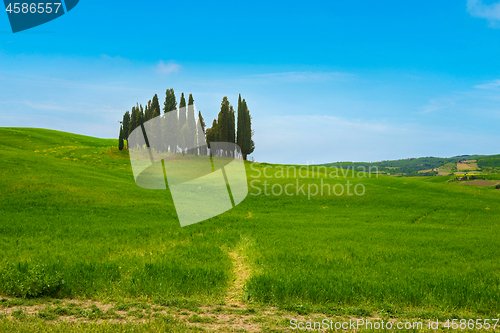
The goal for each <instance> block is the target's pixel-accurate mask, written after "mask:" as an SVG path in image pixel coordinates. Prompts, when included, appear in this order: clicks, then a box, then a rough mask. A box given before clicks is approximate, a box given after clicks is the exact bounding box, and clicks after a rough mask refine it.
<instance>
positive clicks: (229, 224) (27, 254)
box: [0, 128, 500, 318]
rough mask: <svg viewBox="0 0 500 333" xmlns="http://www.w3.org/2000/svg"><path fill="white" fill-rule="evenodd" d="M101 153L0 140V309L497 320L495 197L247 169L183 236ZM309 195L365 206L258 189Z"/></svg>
mask: <svg viewBox="0 0 500 333" xmlns="http://www.w3.org/2000/svg"><path fill="white" fill-rule="evenodd" d="M115 146H116V140H104V139H97V138H91V137H85V136H79V135H75V134H70V133H63V132H57V131H49V130H41V129H20V128H0V147H1V149H0V163H1V166H2V168H1V169H0V173H1V176H2V177H1V179H0V184H1V187H2V192H1V193H0V214H1V216H2V218H1V219H0V253H2V259H1V261H0V294H2V295H8V296H15V297H26V298H40V297H57V298H92V299H97V300H106V299H108V300H114V301H120V300H123V299H137V300H139V299H140V300H147V301H148V302H153V303H154V302H163V303H162V304H167V303H168V302H171V303H172V302H174V301H175V300H176V302H179V300H194V302H196V304H198V305H200V304H201V305H214V306H216V305H218V304H226V303H227V302H228V300H234V299H237V300H238V301H239V302H243V303H244V304H247V305H248V304H264V305H268V306H270V305H274V306H278V307H279V308H280V309H282V310H284V311H285V310H286V311H291V312H293V313H301V311H305V312H306V313H307V312H308V311H309V312H311V311H316V312H320V313H330V314H332V313H336V314H339V315H345V316H352V315H354V316H356V315H358V316H364V315H366V314H372V313H373V314H378V315H380V316H392V317H395V316H399V317H401V316H403V317H404V316H410V314H409V313H412V315H415V316H420V317H431V316H453V315H455V314H456V313H459V314H464V313H467V314H468V315H470V316H472V317H474V318H475V316H480V317H481V318H483V317H488V318H490V317H494V316H496V317H495V318H498V316H499V314H500V293H499V292H498V291H499V289H498V288H499V286H500V275H499V270H498V267H499V266H498V263H499V262H498V260H497V259H496V258H497V257H498V249H499V248H500V237H499V236H500V233H499V231H498V230H499V227H500V214H499V208H500V205H499V199H500V191H496V190H494V189H492V188H477V187H473V186H457V185H455V184H450V183H446V181H447V180H448V179H450V178H453V176H450V177H415V178H408V177H387V176H378V178H377V177H375V176H374V175H372V177H371V178H370V177H367V178H358V176H360V175H361V176H363V175H364V174H359V175H358V174H355V175H354V176H353V175H352V174H351V173H347V174H346V176H345V177H343V176H340V177H328V176H326V175H329V174H331V173H332V172H333V173H334V172H336V171H338V170H337V169H334V168H324V169H321V170H319V171H321V173H319V172H317V171H318V169H314V170H313V168H312V167H309V169H308V171H307V172H306V175H307V177H305V178H301V179H299V178H298V177H294V176H293V174H288V175H286V174H285V175H284V176H281V175H280V174H279V173H278V172H279V171H280V169H282V168H283V167H282V166H279V165H269V164H257V163H255V164H250V163H247V164H246V166H247V173H248V176H249V185H251V186H250V187H249V191H250V194H249V195H248V197H247V198H246V199H245V200H244V201H243V202H242V203H241V204H240V205H238V206H237V207H236V208H234V209H233V210H230V211H228V212H226V213H224V214H222V215H220V216H217V217H214V218H211V219H209V220H207V221H204V222H201V223H197V224H194V225H191V226H188V227H184V228H181V227H180V226H179V223H178V221H177V219H176V213H175V209H174V207H173V203H172V199H171V196H170V194H169V192H168V191H161V190H146V189H142V188H139V187H138V186H136V185H135V183H134V179H133V176H132V171H131V167H130V162H129V160H128V154H127V151H126V150H124V151H118V150H117V149H116V148H115ZM296 168H297V169H298V168H299V167H298V166H297V167H296ZM440 169H441V168H440ZM264 170H265V171H266V174H267V175H271V177H270V178H267V177H266V176H265V174H264V173H263V171H264ZM451 170H452V167H451V166H450V165H447V166H445V167H444V169H443V170H442V171H441V170H440V173H441V172H443V173H445V172H448V173H449V172H450V171H451ZM365 176H366V175H365ZM252 181H254V182H253V183H252ZM321 181H322V182H323V184H327V185H329V186H330V187H331V186H333V185H335V184H341V185H342V186H347V182H348V181H349V183H350V184H352V186H353V187H354V185H356V184H362V185H363V186H364V187H365V190H366V192H365V194H364V195H361V196H357V195H347V193H343V194H342V195H339V196H337V195H334V194H330V195H327V194H326V192H325V193H324V194H323V195H314V196H311V197H310V198H308V196H307V194H305V195H303V194H301V193H298V194H297V195H296V194H295V192H294V195H285V194H282V195H277V196H275V195H265V192H264V191H265V189H266V188H265V185H264V182H267V184H268V185H269V186H268V187H267V190H268V191H270V190H271V188H272V186H275V189H276V188H279V186H282V187H284V186H286V185H287V184H297V185H299V186H301V185H303V186H304V187H305V189H307V188H308V186H312V188H314V186H315V185H318V184H321ZM277 184H278V185H277ZM294 186H295V185H294ZM259 189H260V191H261V194H260V195H254V194H256V193H257V192H258V190H259ZM294 189H295V187H294ZM241 272H244V273H241ZM235 281H238V282H237V283H236V282H235ZM231 295H233V296H231ZM234 295H236V296H234ZM168 304H170V303H168ZM416 309H417V310H418V311H417V310H416ZM412 311H413V312H412ZM384 318H385V317H384Z"/></svg>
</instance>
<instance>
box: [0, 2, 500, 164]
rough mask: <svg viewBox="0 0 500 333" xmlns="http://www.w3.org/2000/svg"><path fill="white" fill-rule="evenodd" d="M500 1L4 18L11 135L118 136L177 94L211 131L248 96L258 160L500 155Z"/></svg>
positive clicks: (154, 8) (3, 78) (118, 6)
mask: <svg viewBox="0 0 500 333" xmlns="http://www.w3.org/2000/svg"><path fill="white" fill-rule="evenodd" d="M499 59H500V4H499V3H498V2H497V1H482V2H481V1H478V0H469V1H465V0H464V1H457V0H452V1H415V2H412V3H410V2H407V1H383V2H380V1H324V2H322V1H309V2H295V1H288V2H286V3H283V2H271V1H252V2H247V3H235V2H224V1H215V2H206V1H203V2H201V1H200V2H198V1H184V2H170V1H156V2H155V1H150V2H137V3H132V2H123V1H120V2H118V1H99V2H98V1H85V0H82V1H80V3H79V4H78V6H77V7H75V8H74V9H73V10H72V11H71V12H69V13H67V14H66V15H64V16H62V17H60V18H58V19H56V20H54V21H51V22H49V23H46V24H44V25H41V26H39V27H35V28H33V29H30V30H27V31H25V32H19V33H16V34H13V33H12V32H11V30H10V26H9V22H8V18H7V14H6V13H4V14H0V87H1V89H0V126H29V127H44V128H52V129H58V130H63V131H68V132H75V133H80V134H86V135H92V136H98V137H113V138H114V137H117V135H118V130H119V124H118V121H119V120H120V119H121V117H122V115H123V113H124V112H125V111H126V110H130V109H131V107H132V106H133V105H135V104H136V103H142V104H144V103H147V101H148V100H149V99H151V98H152V96H153V95H154V94H155V93H157V94H158V96H159V98H160V100H163V99H164V93H165V90H166V89H167V88H170V87H173V88H174V89H175V91H176V94H177V96H179V95H180V93H181V92H182V91H184V92H185V93H187V94H189V93H193V96H194V99H195V103H196V107H197V108H198V109H200V110H201V111H202V113H203V116H204V118H205V119H206V122H207V123H211V121H212V120H213V119H214V118H215V117H216V116H217V113H218V111H219V108H220V102H221V100H222V97H223V96H228V97H229V100H230V101H231V102H232V104H233V105H234V104H236V102H237V96H238V94H239V93H241V94H242V96H243V98H245V99H246V100H247V103H248V106H249V109H250V112H251V114H252V117H253V127H254V130H255V137H254V140H255V143H256V150H255V153H254V154H253V156H254V158H255V160H257V161H266V162H275V163H300V164H306V163H324V162H334V161H346V160H353V161H378V160H386V159H397V158H407V157H419V156H453V155H462V154H474V153H480V154H496V153H500V144H499V143H500V133H499V130H498V129H499V125H500V62H499Z"/></svg>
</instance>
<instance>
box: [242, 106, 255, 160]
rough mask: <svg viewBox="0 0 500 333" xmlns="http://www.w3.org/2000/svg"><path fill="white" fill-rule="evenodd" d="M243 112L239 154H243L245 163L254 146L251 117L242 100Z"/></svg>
mask: <svg viewBox="0 0 500 333" xmlns="http://www.w3.org/2000/svg"><path fill="white" fill-rule="evenodd" d="M241 104H242V107H243V111H244V115H245V116H244V121H243V133H242V135H243V138H242V145H241V146H240V148H241V153H242V154H243V159H244V160H245V161H246V160H247V156H248V155H250V154H251V153H253V151H254V150H255V144H254V142H253V139H252V137H253V130H252V117H251V116H250V111H249V110H248V106H247V102H246V101H245V100H244V99H243V100H242V101H241Z"/></svg>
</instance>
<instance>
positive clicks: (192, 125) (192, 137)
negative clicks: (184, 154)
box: [185, 94, 197, 154]
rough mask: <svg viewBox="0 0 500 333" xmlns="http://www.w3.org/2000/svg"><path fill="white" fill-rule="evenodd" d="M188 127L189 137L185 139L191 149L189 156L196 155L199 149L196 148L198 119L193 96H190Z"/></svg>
mask: <svg viewBox="0 0 500 333" xmlns="http://www.w3.org/2000/svg"><path fill="white" fill-rule="evenodd" d="M186 125H187V127H188V131H187V133H186V134H187V135H188V136H187V137H186V138H185V144H186V146H187V147H189V148H190V150H189V152H188V154H195V152H196V151H197V149H195V148H194V147H195V146H196V119H195V115H194V98H193V94H189V101H188V106H187V120H186Z"/></svg>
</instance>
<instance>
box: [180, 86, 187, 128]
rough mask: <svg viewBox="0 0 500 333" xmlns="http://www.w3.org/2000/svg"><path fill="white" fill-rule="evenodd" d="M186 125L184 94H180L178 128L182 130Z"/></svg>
mask: <svg viewBox="0 0 500 333" xmlns="http://www.w3.org/2000/svg"><path fill="white" fill-rule="evenodd" d="M185 123H186V98H184V93H181V100H180V101H179V128H182V126H184V124H185Z"/></svg>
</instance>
